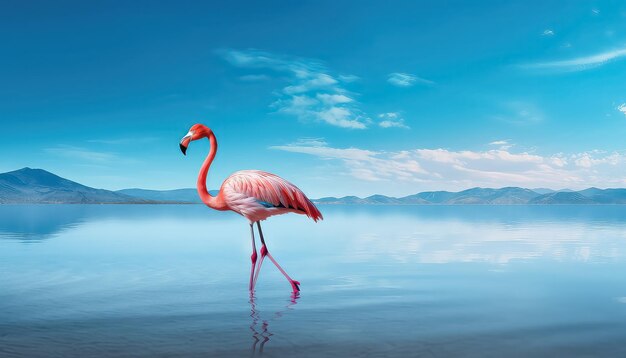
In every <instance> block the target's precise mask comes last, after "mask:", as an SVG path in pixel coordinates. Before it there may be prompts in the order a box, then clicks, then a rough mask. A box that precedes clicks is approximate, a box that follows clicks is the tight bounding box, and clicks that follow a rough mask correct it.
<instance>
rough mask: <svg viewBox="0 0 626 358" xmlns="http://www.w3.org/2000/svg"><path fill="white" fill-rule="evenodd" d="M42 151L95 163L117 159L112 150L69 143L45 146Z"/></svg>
mask: <svg viewBox="0 0 626 358" xmlns="http://www.w3.org/2000/svg"><path fill="white" fill-rule="evenodd" d="M44 151H45V152H46V153H49V154H53V155H57V156H61V157H65V158H69V159H76V160H81V161H87V162H95V163H105V162H112V161H115V160H117V159H118V155H117V154H116V153H113V152H101V151H95V150H91V149H86V148H82V147H75V146H70V145H58V146H56V147H51V148H45V149H44Z"/></svg>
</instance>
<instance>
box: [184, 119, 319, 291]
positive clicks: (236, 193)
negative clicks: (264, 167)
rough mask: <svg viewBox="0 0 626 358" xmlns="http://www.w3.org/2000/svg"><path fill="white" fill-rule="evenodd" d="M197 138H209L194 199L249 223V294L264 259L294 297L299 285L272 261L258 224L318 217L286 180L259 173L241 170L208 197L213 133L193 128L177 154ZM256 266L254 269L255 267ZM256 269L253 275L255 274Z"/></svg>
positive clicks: (199, 125)
mask: <svg viewBox="0 0 626 358" xmlns="http://www.w3.org/2000/svg"><path fill="white" fill-rule="evenodd" d="M201 138H209V142H210V144H211V150H210V151H209V155H208V156H207V158H206V159H205V160H204V163H203V164H202V168H201V169H200V175H199V176H198V183H197V188H198V195H199V196H200V198H201V199H202V202H204V203H205V204H206V205H207V206H208V207H210V208H212V209H215V210H222V211H223V210H231V211H234V212H236V213H238V214H240V215H242V216H243V217H245V218H246V219H248V221H249V222H250V234H251V236H252V256H251V259H252V269H251V271H250V286H249V288H250V291H253V290H254V285H255V284H256V280H257V278H258V276H259V272H260V271H261V264H262V263H263V259H264V258H265V257H266V256H267V257H269V259H270V260H271V261H272V262H273V263H274V264H275V265H276V267H277V268H278V269H279V270H280V272H281V273H282V274H283V275H285V277H286V278H287V280H288V281H289V283H290V284H291V287H292V289H293V291H294V293H296V292H298V291H300V287H299V285H300V282H298V281H295V280H293V279H291V277H289V275H287V272H285V270H283V268H282V267H280V265H279V264H278V262H277V261H276V260H275V259H274V258H273V257H272V255H271V254H270V253H269V251H268V250H267V246H266V245H265V239H264V238H263V231H261V221H262V220H265V219H267V218H268V217H270V216H274V215H280V214H286V213H296V214H301V215H306V216H308V217H309V218H311V219H313V221H315V222H317V221H318V220H322V219H323V217H322V213H320V211H319V210H318V209H317V207H315V205H314V204H313V203H312V202H311V200H309V198H307V197H306V195H304V193H303V192H302V190H300V189H299V188H298V187H297V186H295V185H293V184H291V183H290V182H288V181H287V180H285V179H283V178H281V177H279V176H277V175H274V174H272V173H267V172H263V171H260V170H242V171H238V172H236V173H234V174H232V175H231V176H229V177H228V178H227V179H226V180H224V182H223V183H222V186H221V187H220V191H219V193H218V194H217V196H213V195H211V194H210V193H209V191H208V190H207V187H206V179H207V175H208V172H209V168H210V167H211V163H212V162H213V159H214V158H215V154H216V153H217V140H216V139H215V135H214V134H213V131H212V130H211V129H209V128H207V127H206V126H204V125H202V124H196V125H194V126H193V127H191V129H190V130H189V132H188V133H187V135H186V136H185V137H183V139H182V140H181V141H180V150H181V151H182V152H183V154H186V152H187V147H188V146H189V143H190V142H191V141H194V140H198V139H201ZM254 223H256V224H257V227H258V231H259V236H260V237H261V243H262V244H263V246H262V247H261V259H260V260H259V262H258V265H256V262H257V254H256V246H255V240H254V228H253V224H254ZM255 265H256V266H255ZM255 267H256V271H255Z"/></svg>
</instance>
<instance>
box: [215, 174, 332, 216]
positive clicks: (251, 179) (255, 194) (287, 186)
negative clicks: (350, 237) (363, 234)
mask: <svg viewBox="0 0 626 358" xmlns="http://www.w3.org/2000/svg"><path fill="white" fill-rule="evenodd" d="M220 191H222V192H223V193H224V194H225V199H226V201H227V202H231V203H232V204H234V205H233V206H235V205H239V206H242V205H244V206H248V207H250V206H254V205H257V206H258V208H257V209H262V208H265V209H266V211H267V213H268V214H269V215H267V216H270V215H274V214H271V213H270V212H269V209H275V210H276V212H275V214H280V213H283V212H289V211H295V212H299V213H301V214H305V215H306V216H308V217H309V218H311V219H313V220H314V221H316V222H317V220H321V219H323V217H322V213H320V211H319V210H318V209H317V207H315V205H314V204H313V203H312V202H311V200H309V198H307V197H306V195H304V193H303V192H302V190H300V189H299V188H298V187H297V186H295V185H293V184H292V183H290V182H288V181H287V180H285V179H283V178H281V177H279V176H277V175H274V174H272V173H267V172H263V171H260V170H242V171H239V172H236V173H234V174H232V175H231V176H230V177H228V179H226V180H225V181H224V184H223V185H222V189H221V190H220ZM230 199H232V200H230ZM250 199H252V200H253V201H250ZM244 202H245V204H240V203H244ZM249 209H253V208H252V207H250V208H249ZM281 209H282V210H281ZM240 211H244V210H240ZM254 211H258V210H254ZM281 211H282V212H281ZM242 214H243V215H245V213H242Z"/></svg>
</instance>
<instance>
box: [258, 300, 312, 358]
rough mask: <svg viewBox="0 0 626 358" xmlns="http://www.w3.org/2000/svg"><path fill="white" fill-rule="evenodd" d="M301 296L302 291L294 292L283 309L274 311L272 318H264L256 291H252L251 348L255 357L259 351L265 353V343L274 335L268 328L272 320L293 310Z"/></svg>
mask: <svg viewBox="0 0 626 358" xmlns="http://www.w3.org/2000/svg"><path fill="white" fill-rule="evenodd" d="M299 298H300V293H299V292H293V293H292V294H291V297H290V299H289V303H288V304H287V305H286V306H285V307H284V308H283V309H281V310H278V311H276V312H274V314H273V316H272V317H271V318H270V319H263V318H262V317H261V312H260V311H259V310H258V309H257V306H256V297H255V296H254V292H250V300H249V301H248V302H249V303H250V317H252V323H251V324H250V331H252V347H251V348H250V352H251V353H252V354H251V356H252V357H255V356H256V354H257V352H258V353H259V355H261V354H263V349H264V347H265V343H267V342H268V341H269V340H270V337H271V336H273V334H272V332H270V331H269V329H268V328H269V324H270V322H272V321H275V320H277V319H279V318H280V317H282V316H283V314H284V313H285V312H287V311H291V310H293V306H295V305H296V304H297V303H298V299H299ZM259 342H260V343H259ZM257 345H258V347H257Z"/></svg>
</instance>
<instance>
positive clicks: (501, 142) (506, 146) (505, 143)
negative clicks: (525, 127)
mask: <svg viewBox="0 0 626 358" xmlns="http://www.w3.org/2000/svg"><path fill="white" fill-rule="evenodd" d="M489 145H493V146H497V147H499V148H500V149H504V150H507V149H509V148H511V147H512V146H513V144H511V143H509V141H508V140H496V141H493V142H490V143H489Z"/></svg>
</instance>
